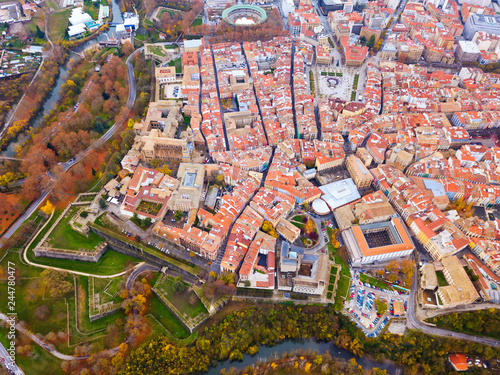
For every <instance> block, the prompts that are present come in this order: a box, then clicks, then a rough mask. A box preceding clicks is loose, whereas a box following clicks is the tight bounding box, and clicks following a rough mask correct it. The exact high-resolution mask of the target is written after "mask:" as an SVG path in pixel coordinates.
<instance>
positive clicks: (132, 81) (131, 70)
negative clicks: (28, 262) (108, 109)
mask: <svg viewBox="0 0 500 375" xmlns="http://www.w3.org/2000/svg"><path fill="white" fill-rule="evenodd" d="M143 49H144V47H141V48H139V49H136V50H135V51H134V52H132V53H131V54H130V56H129V57H128V58H127V61H126V63H127V73H128V85H129V86H128V87H129V93H128V99H127V103H126V107H127V108H129V109H130V108H132V106H133V105H134V103H135V99H136V87H135V76H134V67H133V66H132V63H131V62H130V61H131V58H132V57H133V56H134V55H135V54H136V53H138V52H140V51H142V50H143ZM121 126H122V123H115V124H114V125H113V126H112V127H111V128H110V129H109V130H108V131H107V132H106V133H105V134H104V135H103V136H102V137H101V138H99V139H98V140H97V141H96V142H94V143H93V144H92V145H91V146H90V147H88V148H87V149H85V150H84V151H82V152H81V153H80V154H78V155H77V156H75V157H74V158H73V159H71V160H68V161H67V162H65V163H62V164H61V165H62V166H63V167H64V170H65V171H68V170H69V169H70V168H71V167H73V166H74V165H75V164H77V163H79V162H80V161H81V160H82V159H84V158H85V156H86V155H87V154H88V153H89V151H90V150H92V149H95V148H97V147H100V146H101V145H102V144H104V143H105V142H107V141H108V140H109V139H110V138H111V137H112V136H113V135H114V134H115V133H116V131H117V130H118V129H119V128H120V127H121ZM49 194H50V190H45V191H44V192H43V193H42V195H41V196H40V197H39V198H38V199H37V200H35V201H34V202H32V203H31V204H30V205H29V207H28V208H27V209H26V211H25V212H24V214H23V215H21V217H19V219H17V220H16V222H15V223H14V224H13V225H12V226H11V227H10V228H9V230H8V231H7V232H6V233H5V234H4V235H3V237H2V239H0V248H1V247H2V246H3V244H4V242H5V240H7V239H9V238H10V237H12V235H13V234H14V233H15V232H16V231H17V230H18V229H19V227H20V226H21V225H22V224H23V223H24V222H25V221H26V219H28V218H29V217H30V216H31V215H32V214H33V212H35V210H36V209H37V208H38V207H39V206H40V204H42V202H43V201H44V200H45V199H46V198H47V197H48V196H49Z"/></svg>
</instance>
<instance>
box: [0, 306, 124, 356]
mask: <svg viewBox="0 0 500 375" xmlns="http://www.w3.org/2000/svg"><path fill="white" fill-rule="evenodd" d="M0 320H4V321H6V322H7V321H9V320H10V319H9V317H8V316H7V315H5V314H3V313H1V312H0ZM16 329H17V330H18V331H19V332H21V333H23V334H25V335H26V336H28V337H29V338H30V339H31V340H33V341H34V342H35V343H36V344H37V345H39V346H40V347H42V348H43V349H45V350H46V351H48V352H49V353H50V354H52V355H53V356H54V357H57V358H59V359H62V360H63V361H74V360H83V359H87V358H89V356H88V355H84V356H74V355H68V354H63V353H60V352H58V351H57V350H55V349H52V348H51V347H50V346H49V344H47V343H46V342H45V341H43V340H40V339H39V338H38V337H37V336H35V335H34V334H33V333H31V332H29V331H27V330H26V329H25V328H24V327H22V326H20V325H19V323H16ZM118 350H120V346H116V347H114V348H112V349H108V350H104V351H103V353H106V354H115V353H117V352H118Z"/></svg>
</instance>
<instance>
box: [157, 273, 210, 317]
mask: <svg viewBox="0 0 500 375" xmlns="http://www.w3.org/2000/svg"><path fill="white" fill-rule="evenodd" d="M184 284H185V285H186V287H189V284H188V283H184ZM172 286H173V279H172V278H170V277H166V278H165V279H164V281H163V283H161V284H160V285H159V286H158V289H162V290H163V291H165V292H166V293H167V297H168V300H169V301H170V302H171V303H172V304H173V305H174V306H175V307H176V308H177V310H179V312H180V313H181V314H186V315H188V316H190V317H191V318H194V317H196V316H198V315H199V314H204V313H207V312H208V311H207V309H206V308H205V306H204V305H203V303H202V302H201V301H200V299H199V298H198V297H196V303H194V304H193V305H191V304H190V303H189V296H190V294H191V293H194V291H188V290H186V291H184V292H183V293H180V294H178V293H175V292H174V290H173V287H172Z"/></svg>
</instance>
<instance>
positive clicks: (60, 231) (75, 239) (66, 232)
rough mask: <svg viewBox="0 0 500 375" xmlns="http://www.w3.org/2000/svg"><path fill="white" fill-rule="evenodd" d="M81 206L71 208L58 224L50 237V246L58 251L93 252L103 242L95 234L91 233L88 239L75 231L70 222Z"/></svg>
mask: <svg viewBox="0 0 500 375" xmlns="http://www.w3.org/2000/svg"><path fill="white" fill-rule="evenodd" d="M80 208H81V207H80V206H73V207H72V208H70V209H69V210H68V212H67V214H66V216H65V217H64V218H63V219H62V220H61V221H60V222H59V224H57V226H56V227H55V228H54V230H53V231H52V233H50V235H49V244H50V245H51V246H53V247H55V248H57V249H67V250H79V249H86V250H92V249H93V248H95V247H96V246H97V245H99V244H100V243H101V242H102V239H101V238H100V237H99V236H98V235H97V234H95V233H94V232H89V234H88V237H85V236H84V235H83V234H80V233H78V232H76V231H74V230H73V229H72V228H71V226H70V225H69V222H70V220H71V218H72V217H73V216H74V215H75V214H76V213H77V212H78V210H80Z"/></svg>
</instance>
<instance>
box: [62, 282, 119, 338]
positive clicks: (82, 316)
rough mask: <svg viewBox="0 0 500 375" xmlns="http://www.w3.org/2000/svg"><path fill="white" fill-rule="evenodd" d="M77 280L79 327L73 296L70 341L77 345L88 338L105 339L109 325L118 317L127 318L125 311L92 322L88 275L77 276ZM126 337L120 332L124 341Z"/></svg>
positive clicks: (70, 301)
mask: <svg viewBox="0 0 500 375" xmlns="http://www.w3.org/2000/svg"><path fill="white" fill-rule="evenodd" d="M76 280H77V289H78V327H77V325H76V323H77V322H76V311H75V298H71V299H70V300H69V313H70V320H69V328H70V332H71V338H70V343H71V345H75V344H78V343H82V342H84V341H87V340H95V339H98V340H103V338H102V336H103V335H105V334H106V328H107V327H108V325H110V324H112V323H114V322H115V321H116V319H122V320H123V321H125V320H126V315H125V312H124V311H123V310H121V309H120V310H118V311H117V312H115V313H113V314H111V315H108V316H105V317H104V318H101V319H98V320H95V321H93V322H91V321H90V318H89V298H88V295H89V293H88V286H89V282H88V277H86V276H77V277H76ZM73 295H74V294H73ZM124 339H125V333H124V332H122V333H120V340H121V341H123V340H124Z"/></svg>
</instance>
